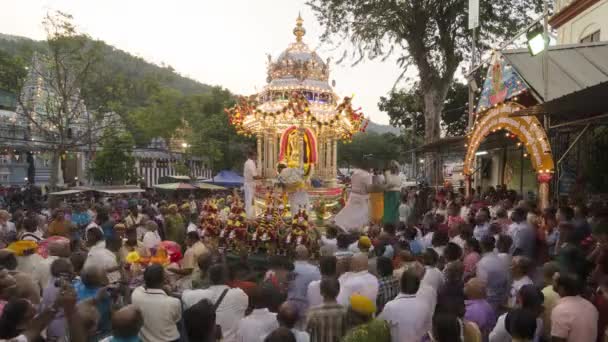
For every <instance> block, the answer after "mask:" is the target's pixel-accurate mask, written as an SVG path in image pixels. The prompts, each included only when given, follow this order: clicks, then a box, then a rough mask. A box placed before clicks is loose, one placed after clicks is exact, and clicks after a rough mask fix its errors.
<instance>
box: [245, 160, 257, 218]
mask: <svg viewBox="0 0 608 342" xmlns="http://www.w3.org/2000/svg"><path fill="white" fill-rule="evenodd" d="M257 175H258V170H257V168H256V166H255V161H253V160H251V159H247V161H246V162H245V166H244V167H243V178H244V183H243V191H244V192H245V213H246V214H247V218H249V219H253V218H255V205H254V203H253V201H254V194H255V177H256V176H257Z"/></svg>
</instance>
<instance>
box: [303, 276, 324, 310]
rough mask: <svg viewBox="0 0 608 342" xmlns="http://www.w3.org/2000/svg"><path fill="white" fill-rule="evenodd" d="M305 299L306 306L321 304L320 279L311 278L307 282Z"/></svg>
mask: <svg viewBox="0 0 608 342" xmlns="http://www.w3.org/2000/svg"><path fill="white" fill-rule="evenodd" d="M306 299H307V300H308V307H309V308H312V307H313V306H317V305H321V304H323V296H321V281H320V280H313V281H311V282H310V284H308V290H307V291H306Z"/></svg>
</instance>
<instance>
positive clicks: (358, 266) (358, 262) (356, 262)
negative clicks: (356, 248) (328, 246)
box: [350, 253, 368, 272]
mask: <svg viewBox="0 0 608 342" xmlns="http://www.w3.org/2000/svg"><path fill="white" fill-rule="evenodd" d="M367 268H368V263H367V255H365V254H363V253H359V254H356V255H355V256H353V258H352V259H351V262H350V269H351V271H352V272H361V271H366V270H367Z"/></svg>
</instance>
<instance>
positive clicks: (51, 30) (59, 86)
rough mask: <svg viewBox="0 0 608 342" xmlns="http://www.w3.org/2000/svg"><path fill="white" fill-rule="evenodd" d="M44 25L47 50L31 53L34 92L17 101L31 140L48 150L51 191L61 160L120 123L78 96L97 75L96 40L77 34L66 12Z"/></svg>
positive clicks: (50, 17)
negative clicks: (87, 104)
mask: <svg viewBox="0 0 608 342" xmlns="http://www.w3.org/2000/svg"><path fill="white" fill-rule="evenodd" d="M43 25H44V28H45V30H46V33H47V51H46V53H40V54H37V55H35V57H34V60H33V63H32V65H31V66H30V68H29V77H28V78H27V82H29V84H28V86H29V87H32V88H33V89H35V91H22V92H21V94H20V96H19V98H18V101H19V105H20V111H19V114H20V115H23V116H24V118H25V119H26V121H27V123H28V124H29V126H30V131H31V132H32V136H36V137H39V138H41V139H43V140H45V141H46V142H47V148H49V149H50V150H51V153H52V160H51V177H50V178H51V179H50V185H51V188H53V187H55V186H56V185H57V183H58V181H59V179H58V175H59V172H58V171H59V168H60V167H61V168H63V166H64V165H63V163H62V159H63V158H62V156H65V154H66V152H67V151H72V150H75V149H78V148H82V147H84V146H87V145H88V146H89V147H90V148H92V146H93V145H94V144H96V143H97V141H98V139H99V138H100V137H101V135H102V133H103V131H104V130H105V129H106V128H108V127H114V126H116V125H118V124H119V122H118V118H117V116H116V115H114V113H108V112H100V111H96V110H94V109H92V108H88V109H87V108H86V106H85V101H84V100H85V99H84V98H83V96H82V93H83V92H85V91H86V89H89V88H90V83H91V82H92V80H93V79H94V76H93V75H94V74H95V73H97V72H102V71H101V70H99V69H98V67H99V66H100V61H101V59H102V55H101V53H100V49H99V46H100V45H99V42H97V41H94V40H92V39H91V38H90V37H89V36H87V35H85V34H83V33H80V32H78V31H77V30H76V28H75V27H74V25H73V24H72V16H70V15H69V14H66V13H62V12H54V13H52V14H47V15H46V17H45V19H44V20H43Z"/></svg>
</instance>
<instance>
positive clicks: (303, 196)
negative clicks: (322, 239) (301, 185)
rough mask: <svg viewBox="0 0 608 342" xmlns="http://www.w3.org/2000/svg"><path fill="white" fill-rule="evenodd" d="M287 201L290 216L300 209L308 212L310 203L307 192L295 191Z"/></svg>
mask: <svg viewBox="0 0 608 342" xmlns="http://www.w3.org/2000/svg"><path fill="white" fill-rule="evenodd" d="M288 199H289V208H290V210H291V215H292V216H295V215H296V214H297V213H298V212H299V211H300V207H303V208H305V209H306V211H308V209H309V203H310V199H309V197H308V192H306V191H304V190H298V191H295V192H293V193H290V194H289V198H288Z"/></svg>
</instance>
